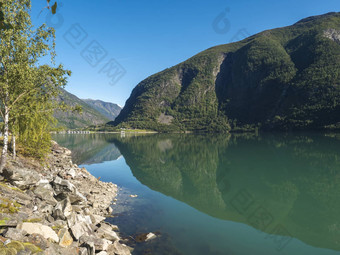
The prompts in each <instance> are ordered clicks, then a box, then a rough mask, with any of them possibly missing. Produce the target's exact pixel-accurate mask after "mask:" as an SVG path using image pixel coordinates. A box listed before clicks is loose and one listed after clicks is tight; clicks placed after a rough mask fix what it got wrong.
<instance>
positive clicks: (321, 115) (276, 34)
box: [113, 13, 340, 131]
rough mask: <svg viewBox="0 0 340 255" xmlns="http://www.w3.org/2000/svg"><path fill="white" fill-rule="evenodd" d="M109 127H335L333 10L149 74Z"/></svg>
mask: <svg viewBox="0 0 340 255" xmlns="http://www.w3.org/2000/svg"><path fill="white" fill-rule="evenodd" d="M113 124H114V125H117V124H120V126H125V127H133V128H150V129H156V130H210V131H228V130H230V129H237V128H239V127H240V128H249V127H255V126H257V127H262V128H266V129H320V128H339V127H340V13H328V14H325V15H321V16H315V17H309V18H306V19H303V20H301V21H299V22H297V23H295V24H294V25H292V26H289V27H284V28H278V29H273V30H268V31H264V32H261V33H259V34H257V35H254V36H251V37H249V38H247V39H245V40H242V41H240V42H237V43H231V44H226V45H220V46H216V47H213V48H210V49H208V50H206V51H203V52H201V53H199V54H197V55H196V56H194V57H192V58H190V59H188V60H187V61H185V62H183V63H180V64H178V65H176V66H174V67H172V68H169V69H166V70H164V71H162V72H160V73H157V74H155V75H152V76H150V77H149V78H147V79H145V80H143V81H142V82H141V83H139V84H138V85H137V86H136V87H135V88H134V89H133V91H132V93H131V95H130V97H129V99H128V100H127V101H126V104H125V107H124V108H123V110H122V111H121V113H120V114H119V116H118V117H117V118H116V120H115V122H114V123H113Z"/></svg>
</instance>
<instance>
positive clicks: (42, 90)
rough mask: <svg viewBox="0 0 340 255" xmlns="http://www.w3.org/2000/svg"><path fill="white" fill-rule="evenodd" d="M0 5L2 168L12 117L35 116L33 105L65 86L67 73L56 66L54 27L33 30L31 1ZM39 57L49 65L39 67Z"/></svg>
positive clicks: (13, 0) (10, 0)
mask: <svg viewBox="0 0 340 255" xmlns="http://www.w3.org/2000/svg"><path fill="white" fill-rule="evenodd" d="M0 2H1V0H0ZM0 7H1V11H2V14H3V22H4V24H6V26H5V27H4V28H3V29H0V114H1V117H2V119H3V123H4V129H3V134H4V141H3V150H2V154H1V163H0V171H2V169H3V167H4V166H5V164H6V160H7V154H8V137H9V132H10V130H9V127H10V123H11V120H15V121H13V122H12V125H16V123H18V122H19V121H18V118H21V117H22V116H24V115H30V114H31V115H35V116H36V114H37V113H38V112H39V111H40V110H37V112H35V113H32V109H33V110H34V108H31V107H32V105H37V104H38V103H39V104H41V105H44V103H46V102H48V100H49V99H51V98H52V97H53V96H56V95H57V94H58V92H59V88H60V87H64V86H65V84H66V76H67V75H69V74H70V72H69V71H65V70H64V68H63V66H62V65H59V66H55V62H54V59H55V32H54V29H53V28H48V27H46V25H42V26H40V27H39V28H37V29H33V26H32V22H31V17H30V9H31V1H30V0H3V1H2V2H1V5H0ZM47 57H48V58H47ZM42 58H43V61H44V62H46V61H47V59H48V60H49V61H48V62H49V63H50V65H46V64H44V65H41V66H40V65H39V61H41V60H42ZM45 106H46V105H45ZM45 106H44V107H45ZM44 107H42V108H44ZM40 108H41V107H40ZM49 110H51V109H49ZM31 128H35V127H31ZM12 129H13V132H17V130H18V129H17V128H15V127H14V126H12ZM45 132H48V131H47V130H46V131H45Z"/></svg>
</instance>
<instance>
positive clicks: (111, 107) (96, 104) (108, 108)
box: [82, 99, 122, 120]
mask: <svg viewBox="0 0 340 255" xmlns="http://www.w3.org/2000/svg"><path fill="white" fill-rule="evenodd" d="M82 100H83V101H84V102H85V103H87V104H88V105H89V106H91V107H92V108H93V109H95V110H97V111H98V112H100V113H101V114H102V115H104V116H105V117H106V118H108V119H109V120H114V119H115V118H116V117H117V116H118V114H119V113H120V111H121V110H122V108H121V107H120V106H119V105H117V104H113V103H108V102H103V101H101V100H93V99H82Z"/></svg>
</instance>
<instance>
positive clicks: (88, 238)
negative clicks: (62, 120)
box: [0, 142, 132, 255]
mask: <svg viewBox="0 0 340 255" xmlns="http://www.w3.org/2000/svg"><path fill="white" fill-rule="evenodd" d="M116 195H117V186H116V185H115V184H113V183H105V182H101V181H100V180H98V179H97V178H95V177H94V176H92V175H91V174H90V173H89V172H88V171H87V170H86V169H85V168H79V167H78V166H77V165H75V164H73V163H72V160H71V151H70V150H68V149H66V148H63V147H60V146H59V145H58V144H57V143H55V142H54V143H53V145H52V152H51V154H50V155H49V156H48V158H47V160H46V163H45V164H44V166H42V165H41V164H40V163H39V162H37V161H35V160H33V159H27V158H24V157H18V158H17V159H16V160H15V161H14V160H12V161H9V162H8V164H7V165H6V167H5V169H4V170H3V173H1V174H0V255H2V254H20V255H26V254H27V255H28V254H46V255H57V254H63V255H73V254H77V255H78V254H80V255H94V254H97V255H111V254H112V255H114V254H116V255H128V254H131V251H132V248H130V247H128V246H127V245H125V244H124V241H123V240H122V239H121V237H120V235H119V228H118V227H117V226H115V225H111V224H109V223H107V222H105V221H104V220H105V218H106V217H107V216H110V215H111V213H112V208H111V203H112V202H113V201H114V199H115V197H116Z"/></svg>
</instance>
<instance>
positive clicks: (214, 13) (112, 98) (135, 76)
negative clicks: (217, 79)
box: [32, 0, 340, 106]
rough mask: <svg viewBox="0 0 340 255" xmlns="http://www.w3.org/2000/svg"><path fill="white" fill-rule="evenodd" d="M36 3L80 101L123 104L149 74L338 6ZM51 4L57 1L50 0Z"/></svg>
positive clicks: (331, 2)
mask: <svg viewBox="0 0 340 255" xmlns="http://www.w3.org/2000/svg"><path fill="white" fill-rule="evenodd" d="M58 2H59V3H60V4H59V8H58V10H57V14H56V15H54V16H52V15H50V14H49V13H48V12H47V10H45V11H43V12H42V13H41V14H40V15H39V13H40V11H41V10H42V9H43V7H44V6H46V1H45V0H32V7H33V8H32V18H33V22H34V24H35V25H39V24H42V23H47V24H48V25H50V26H53V27H55V29H56V31H57V54H58V58H57V62H58V63H63V64H64V65H65V67H66V68H68V69H70V70H71V71H72V72H73V74H72V77H71V78H70V79H69V84H68V85H67V87H66V89H67V90H68V91H70V92H71V93H73V94H75V95H76V96H78V97H80V98H92V99H101V100H104V101H108V102H114V103H118V104H120V105H122V106H123V105H124V104H125V101H126V99H127V98H128V97H129V95H130V93H131V91H132V89H133V88H134V87H135V86H136V85H137V84H138V83H139V82H140V81H142V80H143V79H145V78H147V77H148V76H150V75H152V74H154V73H156V72H159V71H162V70H163V69H165V68H168V67H171V66H173V65H176V64H178V63H180V62H182V61H184V60H186V59H187V58H189V57H191V56H193V55H195V54H197V53H199V52H200V51H202V50H205V49H207V48H209V47H212V46H215V45H219V44H225V43H228V42H230V41H232V40H237V39H242V38H244V37H245V36H247V35H252V34H255V33H258V32H261V31H263V30H266V29H271V28H276V27H282V26H287V25H291V24H293V23H295V22H297V21H298V20H300V19H302V18H305V17H308V16H312V15H319V14H324V13H327V12H331V11H340V0H323V1H321V0H284V1H282V0H280V1H279V0H234V1H226V0H224V1H222V0H209V1H208V0H147V1H146V0H58ZM51 3H52V4H53V3H54V1H53V0H51Z"/></svg>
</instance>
